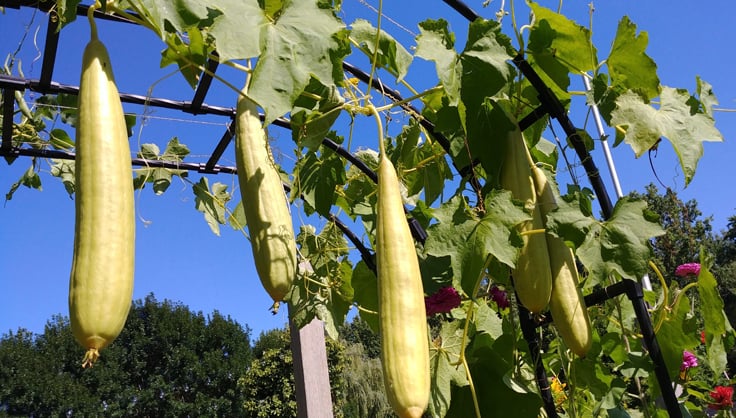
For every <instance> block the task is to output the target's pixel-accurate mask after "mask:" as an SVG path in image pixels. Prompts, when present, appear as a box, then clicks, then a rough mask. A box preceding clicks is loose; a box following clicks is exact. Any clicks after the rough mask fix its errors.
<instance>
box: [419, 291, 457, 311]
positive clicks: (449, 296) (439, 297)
mask: <svg viewBox="0 0 736 418" xmlns="http://www.w3.org/2000/svg"><path fill="white" fill-rule="evenodd" d="M458 306H460V294H459V293H457V290H455V288H454V287H449V286H448V287H443V288H440V290H438V291H437V292H435V293H434V294H433V295H431V296H427V297H425V298H424V307H425V308H426V309H427V316H432V315H434V314H438V313H445V312H450V311H451V310H452V309H453V308H457V307H458Z"/></svg>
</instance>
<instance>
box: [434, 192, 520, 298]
mask: <svg viewBox="0 0 736 418" xmlns="http://www.w3.org/2000/svg"><path fill="white" fill-rule="evenodd" d="M485 208H486V212H485V214H484V215H483V216H482V217H478V216H476V215H475V214H474V213H473V212H472V210H471V209H470V208H468V207H467V204H466V203H465V201H464V200H463V198H462V197H454V198H453V199H451V200H450V201H448V202H447V203H446V204H444V205H442V206H440V207H439V208H438V209H437V210H435V212H434V214H435V217H436V218H437V220H438V223H436V224H434V225H432V226H431V227H430V228H429V229H428V230H427V234H428V237H427V241H426V242H425V250H426V253H427V254H429V255H432V256H435V257H443V256H447V255H449V256H450V258H451V265H452V270H453V276H454V277H453V282H454V285H456V286H458V287H460V288H462V289H463V291H464V292H465V293H466V294H468V295H473V292H474V290H475V287H476V285H477V283H478V280H480V278H481V273H482V271H483V268H484V267H485V265H486V261H487V259H488V257H489V256H493V257H495V258H496V259H497V260H499V261H500V262H502V263H504V264H506V265H508V266H509V267H513V266H514V263H515V261H516V253H517V248H516V247H515V246H520V245H521V239H520V237H519V235H518V231H517V230H516V225H518V224H519V223H521V222H523V221H525V220H527V219H529V217H528V215H527V214H526V213H524V211H523V210H522V209H521V208H519V207H517V206H515V205H514V204H513V202H512V199H511V194H510V193H509V192H494V193H491V194H490V195H489V196H488V198H487V199H486V201H485Z"/></svg>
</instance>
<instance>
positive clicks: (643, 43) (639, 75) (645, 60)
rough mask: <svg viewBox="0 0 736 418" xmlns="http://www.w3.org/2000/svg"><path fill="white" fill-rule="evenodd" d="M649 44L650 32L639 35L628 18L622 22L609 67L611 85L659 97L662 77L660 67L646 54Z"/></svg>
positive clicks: (651, 96) (650, 97)
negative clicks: (658, 72)
mask: <svg viewBox="0 0 736 418" xmlns="http://www.w3.org/2000/svg"><path fill="white" fill-rule="evenodd" d="M648 41H649V38H648V35H647V33H646V32H642V33H640V34H639V36H637V35H636V25H635V24H634V23H633V22H631V20H629V18H628V17H626V16H624V17H623V18H622V19H621V21H620V22H619V23H618V30H617V31H616V38H615V39H614V40H613V46H612V47H611V53H610V54H609V55H608V59H607V60H606V64H607V65H608V71H609V73H610V75H611V83H613V84H615V85H620V86H622V87H624V89H627V90H634V91H637V92H639V93H640V94H643V95H644V96H645V97H646V98H648V99H652V98H654V97H656V96H658V95H659V77H657V64H656V63H655V62H654V60H653V59H652V58H650V57H649V56H648V55H647V54H646V53H645V51H646V48H647V43H648Z"/></svg>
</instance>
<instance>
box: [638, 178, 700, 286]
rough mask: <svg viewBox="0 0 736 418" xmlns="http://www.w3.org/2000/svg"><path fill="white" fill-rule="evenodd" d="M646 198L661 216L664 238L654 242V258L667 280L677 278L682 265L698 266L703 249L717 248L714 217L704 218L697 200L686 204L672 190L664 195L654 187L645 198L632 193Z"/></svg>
mask: <svg viewBox="0 0 736 418" xmlns="http://www.w3.org/2000/svg"><path fill="white" fill-rule="evenodd" d="M632 195H633V196H634V197H635V198H644V199H645V200H646V202H647V204H648V207H649V210H651V211H653V212H655V213H656V214H658V215H659V219H660V222H661V224H662V227H663V228H664V230H665V231H666V232H665V234H664V235H662V236H659V237H656V238H654V240H653V247H654V257H655V261H656V263H657V264H658V265H659V268H660V269H662V273H663V274H664V275H665V277H668V278H671V277H674V273H675V269H676V268H677V266H679V265H680V264H684V263H692V262H697V261H698V260H699V259H700V256H699V254H700V249H701V247H705V248H707V249H711V248H712V247H713V241H714V236H713V226H712V225H711V222H712V217H711V216H709V217H706V218H703V217H702V216H703V213H702V212H701V211H700V210H699V209H698V203H697V202H696V201H695V200H689V201H687V202H683V201H682V200H680V198H679V197H678V196H677V193H675V191H673V190H672V189H669V188H668V189H667V190H666V191H665V192H664V194H660V193H659V190H658V189H657V186H655V185H654V184H653V183H650V184H649V185H648V186H647V187H646V189H645V193H644V194H639V193H636V192H634V193H632Z"/></svg>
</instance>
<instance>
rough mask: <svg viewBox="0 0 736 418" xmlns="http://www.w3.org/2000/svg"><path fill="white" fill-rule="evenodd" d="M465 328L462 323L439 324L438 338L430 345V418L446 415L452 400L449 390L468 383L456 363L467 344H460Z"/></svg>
mask: <svg viewBox="0 0 736 418" xmlns="http://www.w3.org/2000/svg"><path fill="white" fill-rule="evenodd" d="M464 325H465V322H464V321H451V322H444V323H442V328H441V329H440V333H439V335H438V336H437V338H435V339H434V340H433V341H432V345H431V346H430V358H429V365H430V370H431V378H432V386H431V390H432V392H431V396H430V404H429V410H430V411H431V413H432V416H440V417H443V416H445V414H446V413H447V410H448V408H449V407H450V401H451V400H452V387H453V386H466V385H467V384H468V379H467V376H466V375H465V369H464V368H463V367H462V365H461V364H460V363H458V360H459V359H460V354H461V353H462V352H463V351H465V346H467V344H468V340H467V339H466V340H465V341H463V329H464ZM463 343H464V344H463Z"/></svg>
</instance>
